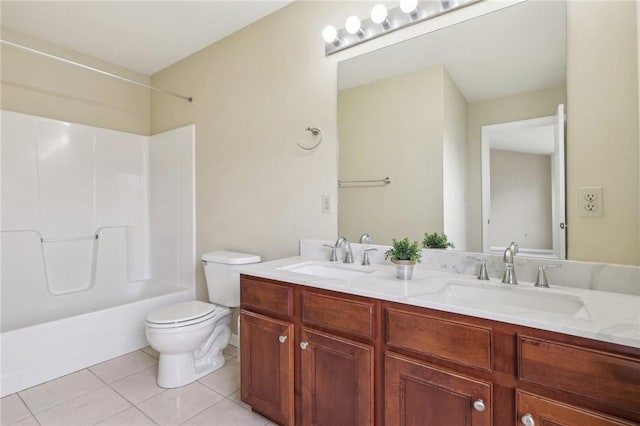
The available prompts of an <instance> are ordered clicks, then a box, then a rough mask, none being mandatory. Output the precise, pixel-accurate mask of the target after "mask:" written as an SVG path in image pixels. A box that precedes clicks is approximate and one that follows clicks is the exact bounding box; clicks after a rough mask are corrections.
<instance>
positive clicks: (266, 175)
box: [1, 1, 640, 297]
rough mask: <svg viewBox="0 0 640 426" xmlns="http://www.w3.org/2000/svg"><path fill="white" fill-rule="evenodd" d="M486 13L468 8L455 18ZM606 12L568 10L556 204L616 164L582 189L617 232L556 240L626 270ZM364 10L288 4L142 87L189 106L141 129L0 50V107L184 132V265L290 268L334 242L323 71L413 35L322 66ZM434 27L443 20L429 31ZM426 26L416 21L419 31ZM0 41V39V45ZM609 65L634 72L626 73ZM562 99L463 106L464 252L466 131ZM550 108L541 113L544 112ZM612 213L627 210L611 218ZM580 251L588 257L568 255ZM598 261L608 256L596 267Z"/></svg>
mask: <svg viewBox="0 0 640 426" xmlns="http://www.w3.org/2000/svg"><path fill="white" fill-rule="evenodd" d="M491 3H492V2H488V3H487V2H480V3H478V4H477V5H473V6H469V7H468V8H465V9H463V10H462V13H467V12H469V13H470V12H471V11H472V10H473V9H474V8H481V7H483V6H486V5H490V4H491ZM611 4H612V2H570V3H569V13H568V20H569V37H568V39H569V58H568V59H569V74H568V91H569V92H570V95H569V102H568V105H567V113H568V120H569V121H568V133H569V135H568V138H569V146H568V150H569V152H568V160H567V161H568V172H569V176H568V189H569V191H568V202H569V214H570V215H571V214H575V204H576V203H577V200H576V198H575V197H576V194H575V192H576V188H577V187H578V186H580V185H583V184H585V183H586V182H587V180H586V178H585V176H587V174H588V173H590V172H591V171H593V170H594V168H595V169H598V167H599V164H600V163H599V162H600V161H602V160H603V159H605V158H606V159H609V157H610V156H612V155H618V154H619V153H624V154H620V156H621V157H622V158H620V161H619V164H616V166H615V167H614V168H613V169H607V171H606V174H605V173H604V172H603V176H602V178H600V177H598V176H596V177H595V178H596V179H597V182H591V180H589V185H591V184H602V185H603V186H604V188H605V200H606V201H605V202H606V204H605V212H606V213H605V218H604V219H603V221H605V220H606V221H609V220H615V221H620V222H621V223H628V225H621V226H619V227H618V228H622V230H619V231H615V232H612V233H609V232H607V233H606V238H605V237H604V235H603V232H602V230H603V229H604V227H601V226H599V225H596V223H597V222H596V221H594V220H588V219H580V218H575V217H574V218H573V219H572V218H571V216H570V217H569V220H570V222H571V221H572V222H573V223H572V224H571V225H570V227H571V226H574V224H575V231H571V232H570V233H569V244H570V247H569V256H570V257H573V258H583V259H586V258H593V259H594V260H610V261H612V262H617V263H637V262H639V261H640V253H638V251H639V250H638V246H639V245H640V238H638V239H635V242H633V241H632V242H631V243H627V242H626V241H628V240H629V237H628V236H629V235H640V230H639V229H638V228H639V227H640V226H639V224H638V217H639V216H640V215H639V214H638V206H640V201H638V192H639V191H638V185H640V178H639V177H638V168H637V167H638V158H640V154H639V153H638V124H637V123H638V107H639V106H638V100H637V99H636V98H635V97H634V96H629V94H630V93H638V88H637V86H638V84H637V74H636V72H635V71H636V67H637V46H636V45H635V44H634V43H635V42H632V43H631V45H630V44H629V43H628V42H626V40H628V39H629V37H630V39H631V40H632V41H635V40H637V37H636V36H635V27H636V26H635V24H632V22H630V21H634V20H633V17H637V16H638V15H637V12H636V11H635V10H634V8H635V7H636V4H635V3H634V2H620V3H616V6H619V7H616V8H615V9H616V10H619V12H616V10H612V9H613V8H611V7H610V5H611ZM370 7H371V3H369V2H355V3H352V2H307V1H297V2H294V3H292V4H291V5H289V6H287V7H285V8H283V9H282V10H280V11H278V12H276V13H274V14H272V15H270V16H268V17H267V18H265V19H263V20H261V21H259V22H258V23H256V24H254V25H251V26H249V27H247V28H245V29H243V30H241V31H240V32H238V33H236V34H234V35H232V36H230V37H228V38H226V39H224V40H222V41H221V42H218V43H216V44H214V45H212V46H210V47H208V48H206V49H204V50H202V51H201V52H198V53H197V54H195V55H192V56H191V57H189V58H187V59H185V60H183V61H181V62H179V63H178V64H175V65H174V66H172V67H170V68H168V69H166V70H164V71H162V72H160V73H158V74H157V75H155V76H153V77H152V79H151V81H152V82H153V84H157V85H159V86H164V87H167V88H169V89H171V90H174V91H177V92H181V93H185V94H188V95H191V96H194V102H193V103H192V104H189V103H186V102H184V101H182V100H179V99H175V98H172V97H167V96H163V95H157V94H153V95H151V113H150V116H151V118H150V119H149V110H148V108H149V101H148V99H149V93H148V91H147V90H145V89H141V88H137V87H135V86H130V85H128V84H125V83H121V82H117V81H115V80H114V81H111V80H110V79H106V78H105V77H103V76H99V75H95V74H92V73H88V72H86V71H83V70H79V69H77V70H76V69H73V68H67V66H66V65H63V64H58V63H55V62H50V61H48V60H45V59H43V58H38V57H33V56H31V55H30V54H26V53H23V52H18V51H15V50H13V49H11V48H8V47H4V46H3V47H2V52H1V53H2V87H1V89H2V108H4V109H8V110H13V111H18V112H25V113H30V114H36V115H43V116H48V117H52V118H56V119H61V120H69V121H74V122H80V123H85V124H91V125H95V126H101V127H108V128H112V129H117V130H124V131H130V132H133V133H138V134H149V133H157V132H159V131H162V130H166V129H171V128H175V127H178V126H182V125H184V124H189V123H195V124H196V125H197V127H196V132H197V146H196V155H197V164H196V168H197V172H196V173H197V181H196V186H197V194H196V196H197V216H198V218H197V240H198V243H197V249H198V254H200V253H202V252H204V251H206V250H209V249H216V248H230V249H237V250H245V251H252V252H256V253H257V254H260V255H262V256H263V257H264V258H265V259H273V258H276V257H280V256H288V255H292V254H295V253H296V252H297V241H298V239H299V238H301V237H311V238H326V239H333V238H335V237H336V234H337V209H336V202H337V200H336V197H337V188H336V179H337V176H338V172H337V163H338V162H337V159H336V156H337V114H336V108H337V95H336V75H337V64H336V61H337V60H339V59H345V58H348V57H349V55H353V54H355V52H366V51H367V50H370V49H371V48H372V47H377V46H380V45H383V44H384V43H387V40H392V39H393V40H395V41H398V39H401V37H402V35H403V34H408V33H409V32H411V31H418V30H420V29H421V28H423V27H424V26H421V25H417V26H413V27H410V28H408V29H407V30H406V32H405V31H404V30H403V31H401V32H396V33H394V34H391V35H389V36H388V37H389V38H387V37H381V38H379V39H376V40H373V41H371V42H369V43H364V44H362V45H361V46H358V47H355V48H353V49H348V50H347V51H345V52H343V53H340V54H337V55H334V56H331V57H328V58H326V57H325V55H324V46H323V43H322V41H321V39H320V36H319V34H321V31H322V28H323V27H324V25H326V24H327V23H333V24H336V23H340V22H343V20H344V17H345V16H347V15H348V14H350V13H357V14H358V15H360V16H366V14H367V13H368V10H369V9H370ZM613 14H615V15H616V16H613ZM618 14H619V16H618ZM608 17H612V18H611V19H613V22H614V24H611V23H610V20H609V18H608ZM447 19H449V17H447V16H444V17H443V19H442V20H439V21H440V22H446V20H447ZM436 21H438V20H431V21H428V22H427V23H425V26H429V25H432V22H434V23H435V22H436ZM635 22H637V18H636V19H635ZM434 25H435V24H434ZM599 25H602V26H603V28H600V27H599ZM610 33H613V34H614V35H613V36H612V39H609V37H604V36H603V35H604V34H610ZM9 35H10V34H9V33H7V32H3V37H7V38H9ZM618 37H621V38H623V39H624V40H625V42H622V43H621V42H620V40H619V39H617V38H618ZM12 39H13V38H12ZM24 40H25V38H24V37H19V36H18V37H17V38H16V41H24ZM602 43H607V45H606V46H603V45H602ZM609 43H610V44H609ZM34 46H36V47H41V48H44V47H47V50H48V51H51V52H52V53H61V54H65V55H67V54H68V57H69V58H71V59H82V60H83V62H85V63H88V64H90V65H100V66H101V67H104V68H106V69H108V70H115V71H120V72H121V73H122V74H123V75H125V76H127V77H132V76H134V77H138V78H140V79H144V76H138V75H135V74H133V73H131V72H128V71H126V70H122V69H120V68H118V67H115V66H113V65H109V64H103V63H100V62H99V61H96V60H95V59H92V58H87V57H83V56H80V55H77V54H75V53H73V52H69V51H66V50H64V49H60V48H58V47H56V46H50V45H48V44H46V43H45V42H41V41H35V42H34ZM618 49H621V50H623V51H624V52H621V51H619V50H618ZM626 49H631V50H630V51H627V50H626ZM621 58H627V60H629V61H632V63H633V64H636V66H633V67H626V66H625V61H624V60H623V59H621ZM591 67H595V68H593V70H594V71H593V72H591V71H589V70H590V69H592V68H591ZM631 68H633V70H631ZM614 83H615V84H614ZM609 86H612V87H611V89H612V91H611V92H609V91H608V90H607V88H608V87H609ZM602 99H606V100H607V101H608V100H609V99H613V100H614V102H613V104H614V105H616V107H615V108H611V107H609V108H608V109H607V110H602V108H598V106H599V105H602V102H600V100H602ZM563 100H564V92H563V90H561V89H560V90H558V92H557V94H556V95H554V97H553V99H550V100H548V99H546V97H540V96H534V98H533V99H531V101H530V102H529V101H525V102H521V101H518V100H515V99H514V100H509V99H507V100H504V101H505V102H506V103H508V104H510V107H511V110H510V111H509V113H508V114H507V116H500V115H499V114H497V113H495V112H491V111H489V112H484V113H483V112H480V111H478V110H477V109H476V108H474V107H473V105H470V106H469V111H468V113H469V141H468V143H469V158H468V163H469V168H468V172H469V185H470V187H469V214H470V217H476V218H478V219H477V220H476V221H475V222H474V221H470V222H469V230H468V232H469V237H470V241H475V246H473V245H471V246H469V247H468V248H469V249H470V250H476V251H479V250H480V248H481V239H480V232H481V227H480V219H479V217H480V161H479V159H480V142H479V137H480V136H479V132H478V133H477V136H475V133H474V129H478V128H479V127H480V126H481V125H483V124H495V123H498V122H503V121H510V120H520V119H524V118H531V117H532V116H543V115H551V114H553V113H554V112H555V105H556V104H557V103H560V102H562V101H563ZM552 104H553V108H552V109H550V108H548V106H549V105H552ZM627 104H629V105H627ZM627 115H629V116H628V117H627ZM604 117H606V120H603V118H604ZM149 123H151V124H149ZM307 126H317V127H320V128H322V130H323V131H324V134H325V140H324V142H323V143H322V144H321V145H320V147H318V149H316V150H315V151H312V152H306V151H302V150H301V149H299V148H298V147H297V146H296V143H301V144H306V143H312V142H313V141H314V138H313V137H312V136H311V135H310V134H309V133H308V132H305V131H304V129H305V128H306V127H307ZM149 129H151V132H150V131H149ZM577 141H580V142H579V143H580V145H578V142H577ZM603 141H606V143H605V142H603ZM618 144H619V145H618ZM582 154H584V155H582ZM587 154H588V155H589V157H588V158H585V157H587ZM610 160H611V161H614V160H615V161H618V158H617V157H616V158H612V159H610ZM632 160H634V161H633V164H631V161H632ZM634 182H635V185H634ZM623 187H626V189H625V190H624V194H622V193H621V194H620V195H616V193H617V188H623ZM322 194H328V195H330V196H331V198H332V207H333V210H332V213H331V214H322V213H321V212H320V200H321V195H322ZM610 197H612V198H610ZM634 200H635V201H634ZM616 206H623V207H628V208H627V210H626V212H625V211H621V210H623V209H620V208H619V207H618V208H616ZM634 206H635V207H634ZM609 209H613V210H609ZM474 214H475V216H473V215H474ZM614 226H617V225H615V224H614ZM570 229H571V228H570ZM591 235H593V239H596V238H597V239H598V241H597V243H594V242H593V241H592V237H590V236H591ZM603 238H605V239H603ZM602 241H614V242H618V241H625V243H624V244H608V245H607V249H606V250H602V249H601V243H602ZM582 247H587V248H593V250H587V251H588V253H580V252H578V250H579V249H580V250H582V249H581V248H582ZM596 247H597V248H598V249H597V250H596ZM612 247H619V248H620V250H618V251H617V252H616V251H615V250H612ZM574 250H575V251H574ZM596 251H597V253H596ZM607 253H610V254H611V255H610V256H605V255H606V254H607ZM198 270H199V292H198V294H199V297H204V296H205V295H206V293H205V292H204V287H203V278H202V271H201V268H198Z"/></svg>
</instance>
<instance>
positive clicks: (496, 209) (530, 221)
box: [490, 149, 553, 250]
mask: <svg viewBox="0 0 640 426" xmlns="http://www.w3.org/2000/svg"><path fill="white" fill-rule="evenodd" d="M490 171H491V235H490V240H491V241H490V244H491V246H492V247H505V246H506V245H508V244H509V241H513V240H515V241H517V242H518V244H519V246H520V248H532V249H547V250H553V238H552V237H553V236H552V233H551V157H550V156H549V155H541V154H528V153H523V152H515V151H503V150H499V149H492V150H491V166H490Z"/></svg>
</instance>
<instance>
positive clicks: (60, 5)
mask: <svg viewBox="0 0 640 426" xmlns="http://www.w3.org/2000/svg"><path fill="white" fill-rule="evenodd" d="M291 1H292V0H278V1H275V0H258V1H186V0H185V1H157V0H156V1H152V0H146V1H125V0H120V1H88V0H84V1H25V0H22V1H7V0H2V1H1V2H0V12H1V19H2V28H8V29H11V30H14V31H18V32H20V33H23V34H26V35H28V36H31V37H34V38H37V39H40V40H44V41H47V42H49V43H53V44H56V45H59V46H62V47H65V48H67V49H70V50H74V51H77V52H80V53H84V54H87V55H90V56H93V57H95V58H98V59H101V60H104V61H107V62H109V63H112V64H115V65H119V66H122V67H125V68H128V69H131V70H134V71H137V72H140V73H142V74H145V75H152V74H154V73H156V72H158V71H160V70H162V69H164V68H166V67H168V66H169V65H172V64H174V63H176V62H178V61H180V60H181V59H183V58H185V57H187V56H189V55H191V54H192V53H195V52H197V51H198V50H201V49H202V48H204V47H206V46H208V45H210V44H212V43H214V42H216V41H218V40H220V39H222V38H224V37H226V36H228V35H229V34H232V33H234V32H236V31H238V30H239V29H241V28H243V27H245V26H247V25H249V24H251V23H253V22H255V21H257V20H259V19H261V18H263V17H264V16H266V15H268V14H270V13H272V12H274V11H276V10H278V9H280V8H281V7H283V6H286V5H287V4H288V3H290V2H291Z"/></svg>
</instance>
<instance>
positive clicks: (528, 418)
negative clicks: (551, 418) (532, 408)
mask: <svg viewBox="0 0 640 426" xmlns="http://www.w3.org/2000/svg"><path fill="white" fill-rule="evenodd" d="M520 421H521V422H522V424H523V425H524V426H536V422H535V420H533V416H532V415H531V414H529V413H526V414H525V415H524V416H522V417H521V418H520Z"/></svg>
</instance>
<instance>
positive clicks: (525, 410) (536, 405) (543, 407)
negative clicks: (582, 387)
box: [516, 390, 638, 426]
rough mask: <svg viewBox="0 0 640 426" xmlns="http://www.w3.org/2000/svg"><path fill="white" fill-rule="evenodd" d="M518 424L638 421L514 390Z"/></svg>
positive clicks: (599, 425)
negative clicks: (626, 419)
mask: <svg viewBox="0 0 640 426" xmlns="http://www.w3.org/2000/svg"><path fill="white" fill-rule="evenodd" d="M516 398H517V402H516V410H517V413H518V419H517V420H518V421H519V422H520V423H519V424H522V425H524V426H535V425H541V426H544V425H549V426H574V425H589V426H631V425H637V424H638V423H632V422H627V421H625V420H622V419H619V418H616V417H612V416H608V415H606V414H602V413H597V412H594V411H590V410H585V409H582V408H579V407H575V406H572V405H568V404H562V403H559V402H556V401H552V400H550V399H547V398H543V397H540V396H537V395H533V394H529V393H527V392H523V391H520V390H517V391H516Z"/></svg>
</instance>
